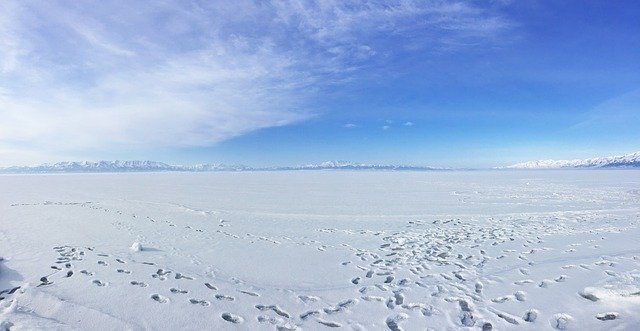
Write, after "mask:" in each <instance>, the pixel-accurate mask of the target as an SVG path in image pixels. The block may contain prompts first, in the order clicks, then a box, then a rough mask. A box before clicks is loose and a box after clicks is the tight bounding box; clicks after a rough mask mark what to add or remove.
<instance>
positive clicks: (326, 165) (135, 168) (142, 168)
mask: <svg viewBox="0 0 640 331" xmlns="http://www.w3.org/2000/svg"><path fill="white" fill-rule="evenodd" d="M284 170H396V171H402V170H414V171H427V170H446V169H444V168H435V167H424V166H408V165H384V164H362V163H352V162H340V161H327V162H323V163H319V164H306V165H300V166H290V167H250V166H245V165H224V164H198V165H188V166H184V165H170V164H167V163H162V162H156V161H98V162H88V161H82V162H58V163H45V164H41V165H37V166H13V167H6V168H0V173H80V172H160V171H176V172H208V171H284Z"/></svg>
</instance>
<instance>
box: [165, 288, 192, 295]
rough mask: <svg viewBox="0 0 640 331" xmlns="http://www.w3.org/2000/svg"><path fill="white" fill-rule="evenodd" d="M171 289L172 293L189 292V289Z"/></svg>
mask: <svg viewBox="0 0 640 331" xmlns="http://www.w3.org/2000/svg"><path fill="white" fill-rule="evenodd" d="M169 291H171V293H180V294H187V293H189V291H187V290H181V289H178V288H175V287H172V288H171V289H169Z"/></svg>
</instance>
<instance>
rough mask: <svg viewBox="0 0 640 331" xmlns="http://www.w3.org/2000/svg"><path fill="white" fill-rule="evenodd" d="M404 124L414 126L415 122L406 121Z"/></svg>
mask: <svg viewBox="0 0 640 331" xmlns="http://www.w3.org/2000/svg"><path fill="white" fill-rule="evenodd" d="M404 126H414V123H413V122H409V121H407V122H404Z"/></svg>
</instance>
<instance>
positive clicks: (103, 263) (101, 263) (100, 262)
mask: <svg viewBox="0 0 640 331" xmlns="http://www.w3.org/2000/svg"><path fill="white" fill-rule="evenodd" d="M98 264H99V265H101V266H105V267H106V266H108V265H109V264H108V263H107V262H104V261H98Z"/></svg>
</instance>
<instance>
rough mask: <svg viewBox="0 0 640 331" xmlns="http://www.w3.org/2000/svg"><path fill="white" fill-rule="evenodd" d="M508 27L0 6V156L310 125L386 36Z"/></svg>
mask: <svg viewBox="0 0 640 331" xmlns="http://www.w3.org/2000/svg"><path fill="white" fill-rule="evenodd" d="M505 24H506V23H504V22H503V20H501V19H500V17H498V16H495V15H492V14H491V13H490V12H486V11H482V10H479V9H477V8H474V7H472V6H470V5H467V4H464V3H456V4H445V3H441V2H437V1H434V2H423V1H410V0H406V1H403V0H401V1H395V2H391V3H389V2H376V1H373V2H367V3H357V2H356V3H353V2H345V1H337V0H336V1H320V2H315V1H293V0H292V1H274V2H272V3H264V2H261V3H254V2H252V1H238V2H228V3H224V2H202V3H200V2H197V1H196V2H180V1H175V2H171V1H169V2H160V3H153V4H152V3H149V2H130V3H127V4H126V5H125V4H123V3H122V2H117V3H116V2H112V1H101V2H95V3H85V2H74V3H72V4H69V3H66V4H60V3H57V2H35V1H33V2H32V1H17V0H15V1H14V0H8V1H3V2H0V73H1V74H2V75H0V119H1V120H0V147H2V146H4V147H3V148H4V149H3V153H4V154H3V155H5V156H4V157H5V159H9V158H11V159H12V160H19V159H20V158H21V157H20V155H22V158H23V159H24V160H25V162H27V160H33V159H37V158H38V157H36V155H38V154H39V155H41V156H43V157H48V156H50V155H67V154H69V155H82V153H83V151H88V150H97V149H114V148H118V146H129V148H154V147H167V146H169V147H170V146H207V145H211V144H215V143H217V142H220V141H223V140H225V139H229V138H232V137H236V136H239V135H242V134H245V133H247V132H251V131H254V130H258V129H261V128H268V127H274V126H282V125H288V124H291V123H295V122H298V121H302V120H305V119H307V118H309V117H312V116H315V115H316V114H315V112H314V111H313V109H314V107H313V105H310V104H309V100H311V98H312V97H314V96H316V95H317V94H318V93H319V92H320V91H321V90H322V89H323V88H324V87H326V86H329V85H332V84H340V83H344V82H346V81H348V80H349V79H350V77H352V76H354V75H355V74H356V73H357V72H358V70H360V69H361V68H362V67H363V66H365V65H366V63H367V62H368V61H371V60H372V59H373V58H375V57H376V56H377V55H378V54H381V53H384V54H387V53H388V52H390V51H392V49H388V46H386V45H385V44H376V40H377V39H379V37H380V36H381V35H385V36H388V35H392V36H394V39H398V40H400V41H401V42H402V43H405V44H410V43H412V42H415V41H416V40H422V38H426V39H429V38H431V39H432V40H434V41H433V42H432V43H431V44H425V47H428V46H429V45H434V43H435V44H438V43H441V44H442V42H441V41H438V40H439V39H438V38H432V35H433V34H434V33H435V32H436V31H438V32H439V34H440V35H442V36H447V38H452V39H457V38H463V39H466V38H468V36H469V35H473V36H481V37H482V38H485V37H490V36H492V35H493V34H495V33H497V32H499V31H500V30H501V29H502V28H503V26H504V25H505ZM417 30H420V31H419V32H420V33H415V31H417ZM403 36H404V37H403ZM403 38H404V39H403ZM431 39H430V40H431ZM8 155H16V157H10V156H8ZM25 155H30V156H29V157H26V156H25Z"/></svg>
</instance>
